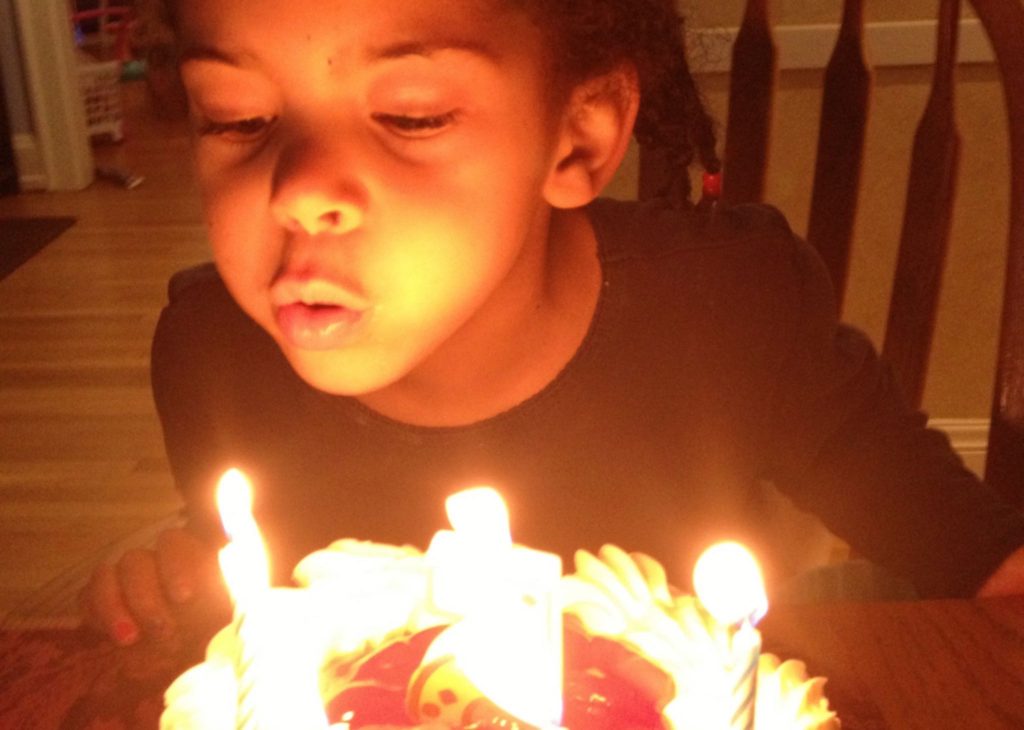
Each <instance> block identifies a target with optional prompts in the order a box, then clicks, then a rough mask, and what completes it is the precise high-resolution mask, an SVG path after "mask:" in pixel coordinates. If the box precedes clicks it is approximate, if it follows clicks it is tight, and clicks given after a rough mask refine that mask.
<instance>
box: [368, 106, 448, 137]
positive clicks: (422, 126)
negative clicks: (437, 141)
mask: <svg viewBox="0 0 1024 730" xmlns="http://www.w3.org/2000/svg"><path fill="white" fill-rule="evenodd" d="M373 119H374V121H376V122H377V123H379V124H382V125H384V126H385V127H388V128H389V129H391V130H392V131H394V132H397V133H398V134H400V135H402V136H404V137H429V136H431V135H434V134H437V133H438V132H440V131H441V130H443V129H445V128H446V127H448V126H449V125H450V124H451V123H452V122H454V121H455V112H454V111H450V112H445V113H444V114H434V115H430V116H423V117H419V116H412V115H408V114H383V113H379V114H374V115H373Z"/></svg>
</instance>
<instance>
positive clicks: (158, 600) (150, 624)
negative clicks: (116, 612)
mask: <svg viewBox="0 0 1024 730" xmlns="http://www.w3.org/2000/svg"><path fill="white" fill-rule="evenodd" d="M117 580H118V582H119V583H120V585H121V591H122V593H123V595H124V600H125V603H126V604H127V605H128V610H129V611H131V613H132V616H134V618H135V621H136V623H137V624H138V625H139V626H140V627H141V628H142V630H143V632H145V633H146V634H147V635H148V636H150V637H152V638H154V639H157V640H160V641H163V640H166V639H169V638H170V637H171V636H172V635H173V634H174V630H175V623H174V619H173V618H172V617H171V611H170V606H169V605H168V601H167V598H166V597H165V596H164V591H163V586H162V585H161V584H160V576H159V573H158V571H157V566H156V555H155V554H154V553H153V552H152V551H149V550H130V551H128V552H127V553H125V554H124V555H122V556H121V559H120V560H119V561H118V563H117Z"/></svg>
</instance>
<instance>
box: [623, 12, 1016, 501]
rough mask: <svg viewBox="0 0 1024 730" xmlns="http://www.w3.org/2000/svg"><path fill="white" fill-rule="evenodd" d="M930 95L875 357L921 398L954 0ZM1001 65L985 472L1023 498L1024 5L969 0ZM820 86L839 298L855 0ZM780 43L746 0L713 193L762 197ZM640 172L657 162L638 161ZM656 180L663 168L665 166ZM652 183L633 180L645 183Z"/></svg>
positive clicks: (863, 111)
mask: <svg viewBox="0 0 1024 730" xmlns="http://www.w3.org/2000/svg"><path fill="white" fill-rule="evenodd" d="M937 3H938V15H937V23H936V27H937V39H936V55H935V60H934V63H933V66H932V69H933V71H932V81H931V92H930V96H929V99H928V102H927V105H926V107H925V110H924V113H923V116H922V118H921V121H920V123H919V125H918V128H917V132H916V135H915V138H914V144H913V153H912V158H911V160H910V177H909V181H908V185H907V192H906V203H905V207H904V211H903V224H902V232H901V236H900V242H899V250H898V256H897V264H896V271H895V275H894V282H893V289H892V296H891V299H890V302H889V311H888V321H887V325H886V331H885V338H884V344H883V346H882V352H883V356H884V357H885V358H886V359H887V360H888V361H889V362H890V363H891V364H892V366H893V369H894V371H895V373H896V377H897V379H898V380H899V382H900V385H901V387H902V388H903V390H904V393H905V395H906V396H907V398H908V399H909V401H910V402H911V403H912V404H913V405H914V406H920V404H921V399H922V396H923V393H924V382H925V376H926V374H927V366H928V359H929V354H930V350H931V343H932V335H933V332H934V327H935V320H936V312H937V308H938V300H939V290H940V285H941V281H942V273H943V268H944V265H945V259H946V251H947V248H948V243H949V239H950V230H951V221H952V210H953V202H954V196H955V192H956V184H957V182H956V178H957V167H958V161H959V156H960V135H959V132H958V129H957V124H956V117H955V94H956V85H955V81H956V65H957V46H958V35H959V26H960V16H961V2H960V0H937ZM970 5H971V6H972V7H973V9H974V12H975V15H976V16H977V18H978V19H979V20H980V21H981V24H982V25H983V27H984V29H985V31H986V33H987V35H988V38H989V41H990V43H991V45H992V49H993V51H994V54H995V61H996V63H997V65H998V67H999V71H1000V75H1001V79H1002V82H1003V90H1004V96H1005V102H1006V108H1007V114H1008V120H1009V137H1010V139H1009V149H1010V185H1011V191H1010V221H1009V248H1008V259H1007V266H1006V276H1005V282H1004V299H1003V312H1002V318H1001V325H1000V337H999V344H998V354H997V362H996V379H995V392H994V395H993V400H992V410H991V424H990V428H989V444H988V448H987V456H986V459H987V461H986V467H985V478H986V480H987V481H988V482H989V483H990V484H992V485H993V486H994V487H995V488H996V489H997V490H999V491H1000V492H1001V493H1003V494H1004V495H1005V496H1006V497H1008V498H1009V499H1010V500H1011V501H1012V502H1014V503H1015V504H1017V505H1024V3H1022V2H1021V0H971V1H970ZM839 22H840V30H839V34H838V38H837V41H836V44H835V47H834V50H833V52H832V55H831V59H830V61H829V63H828V65H827V67H826V70H825V74H824V81H823V89H822V106H821V121H820V127H819V133H818V146H817V156H816V160H815V172H814V182H813V187H812V190H811V204H810V214H809V218H808V226H807V231H806V238H807V240H808V242H809V243H810V244H812V245H813V246H814V247H815V248H816V249H817V250H818V251H819V253H820V254H821V256H822V258H823V260H824V261H825V264H826V266H827V268H828V270H829V273H830V275H831V277H832V280H833V284H834V285H835V288H836V292H837V300H838V302H839V305H840V307H841V306H842V300H843V294H844V292H845V289H846V283H847V273H848V268H849V261H850V247H851V241H852V238H853V230H854V219H855V215H856V211H857V204H858V192H859V190H860V187H861V185H860V183H861V166H862V159H863V151H864V141H865V130H866V129H867V118H868V117H867V115H868V109H869V105H870V96H871V82H872V74H871V70H870V68H869V67H868V65H867V63H866V62H865V55H864V50H863V38H864V14H863V0H844V3H843V10H842V16H841V19H839ZM776 68H777V60H776V50H775V45H774V42H773V29H772V25H771V18H770V3H769V0H748V2H747V5H746V10H745V13H744V16H743V19H742V23H741V25H740V28H739V32H738V35H737V37H736V40H735V44H734V46H733V55H732V65H731V71H730V79H729V115H728V122H727V126H726V133H725V143H724V160H723V166H724V170H723V181H722V197H723V200H724V201H725V202H727V203H742V202H759V201H761V200H762V198H763V196H764V189H765V178H766V171H767V168H768V146H769V141H770V133H771V130H770V120H771V115H772V101H773V95H774V91H775V78H776V75H777V74H776ZM645 154H646V151H644V150H641V160H642V164H641V175H643V174H645V169H652V166H650V165H647V166H646V167H645V165H644V164H643V156H644V155H645ZM661 174H664V173H663V172H662V173H661ZM645 189H650V188H649V187H648V186H645V185H644V182H643V180H641V190H645Z"/></svg>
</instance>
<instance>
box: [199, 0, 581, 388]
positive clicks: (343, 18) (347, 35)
mask: <svg viewBox="0 0 1024 730" xmlns="http://www.w3.org/2000/svg"><path fill="white" fill-rule="evenodd" d="M491 4H492V3H490V2H484V1H483V0H289V1H288V2H284V3H282V2H280V0H181V1H180V2H179V9H180V16H179V17H180V20H181V31H182V36H183V41H184V43H185V46H186V53H185V56H184V61H183V65H182V74H183V77H184V80H185V84H186V87H187V89H188V93H189V97H190V99H191V105H192V110H193V115H194V117H195V118H196V124H197V129H198V131H199V134H198V137H197V143H196V156H197V166H198V173H199V179H200V184H201V188H202V193H203V199H204V206H205V211H206V218H207V223H208V226H209V231H210V238H211V243H212V246H213V250H214V256H215V258H216V261H217V264H218V267H219V269H220V271H221V274H222V276H223V278H224V280H225V282H226V284H227V286H228V288H229V289H230V291H231V293H232V295H233V296H234V297H235V299H237V301H238V302H239V304H240V305H241V306H242V308H243V309H244V310H245V311H246V312H247V313H248V314H249V315H250V316H251V317H253V318H254V319H255V320H256V321H257V322H258V323H259V324H260V325H261V326H262V327H264V328H265V329H266V330H267V331H268V332H269V333H270V334H271V335H272V336H273V337H274V339H275V340H276V341H277V342H278V344H279V345H280V347H281V348H282V349H283V351H284V353H285V355H286V356H287V357H288V359H289V361H290V362H291V363H292V365H293V367H294V368H295V369H296V370H297V371H298V373H299V374H300V375H301V376H302V377H303V378H304V379H306V380H307V381H308V382H310V383H311V384H313V385H314V386H316V387H319V388H321V389H324V390H327V391H330V392H335V393H347V394H361V393H367V392H370V391H373V390H377V389H379V388H381V387H384V386H386V385H389V384H391V383H394V382H396V381H398V380H400V379H401V378H403V377H404V376H406V375H408V374H409V373H411V372H414V371H415V370H416V368H418V367H420V366H422V365H423V364H424V363H425V362H427V361H436V360H437V358H440V359H441V361H442V362H443V359H444V353H445V352H448V351H450V350H452V346H451V343H452V342H453V341H458V340H460V339H462V340H465V339H466V338H467V337H469V338H472V337H479V335H480V333H481V332H486V331H487V330H488V328H487V326H486V324H485V325H484V326H481V322H482V321H483V322H486V321H489V318H492V317H494V316H496V313H497V312H500V311H501V310H502V309H503V307H504V305H503V304H502V303H507V302H509V301H516V303H517V306H522V301H520V300H521V299H522V297H518V296H517V292H520V291H521V290H522V289H523V287H527V288H529V287H531V286H535V284H536V278H537V277H536V276H533V274H532V273H531V269H532V268H536V267H538V266H540V265H541V264H540V262H542V261H543V256H542V255H541V254H542V253H543V250H544V247H545V245H546V238H547V229H548V225H547V221H548V214H549V206H548V205H547V204H546V203H545V201H544V197H543V187H544V182H545V180H546V179H547V177H548V176H549V174H550V173H551V171H552V168H553V167H554V166H555V158H556V154H557V150H558V149H559V148H560V147H561V146H562V142H561V140H560V136H559V135H560V134H561V133H560V132H559V130H560V128H561V127H560V125H559V124H558V121H559V120H558V116H557V115H552V114H551V113H550V110H549V108H548V104H547V102H546V99H547V98H548V97H547V96H546V94H545V80H546V66H545V64H544V63H543V61H542V60H541V59H542V40H541V37H540V33H539V32H538V31H537V30H536V29H535V28H534V27H533V26H531V25H530V24H529V22H528V21H527V20H526V19H525V18H524V17H522V16H520V15H519V14H514V13H511V12H505V11H501V10H500V9H495V8H491V9H487V8H485V6H490V5H491ZM495 5H498V4H497V3H495ZM548 81H549V80H548ZM534 273H535V272H534ZM505 308H507V307H505ZM474 333H475V334H474ZM463 344H465V343H463ZM477 344H479V342H478V343H477ZM455 349H456V350H457V349H458V348H457V347H456V348H455ZM431 359H433V360H431Z"/></svg>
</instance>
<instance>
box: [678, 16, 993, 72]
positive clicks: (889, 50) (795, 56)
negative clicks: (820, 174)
mask: <svg viewBox="0 0 1024 730" xmlns="http://www.w3.org/2000/svg"><path fill="white" fill-rule="evenodd" d="M737 30H738V29H736V28H720V29H713V28H708V29H699V30H696V31H694V32H695V34H696V36H697V42H696V44H694V45H695V47H696V48H699V49H700V50H699V51H698V53H697V54H696V56H697V57H696V58H695V59H693V61H692V64H693V67H694V70H695V71H697V72H699V73H714V72H722V71H728V70H729V65H730V61H731V57H732V46H733V43H734V42H735V40H736V33H737ZM935 33H936V22H935V21H934V20H913V21H900V22H888V23H868V24H867V25H865V27H864V53H865V56H866V60H867V62H868V65H869V66H870V67H872V68H880V67H883V66H930V65H931V64H932V62H933V61H934V60H935ZM838 34H839V26H838V25H837V24H822V25H783V26H778V27H776V28H775V47H776V52H777V58H778V65H779V69H780V70H787V69H820V68H825V66H827V65H828V60H829V57H830V56H831V55H832V48H833V47H834V46H835V42H836V36H837V35H838ZM993 58H994V56H993V53H992V46H991V45H990V44H989V42H988V36H987V35H986V34H985V27H984V26H983V25H982V24H981V21H980V20H978V19H977V18H964V19H963V20H962V21H960V50H959V55H958V59H959V61H960V63H988V62H991V61H992V60H993Z"/></svg>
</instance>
